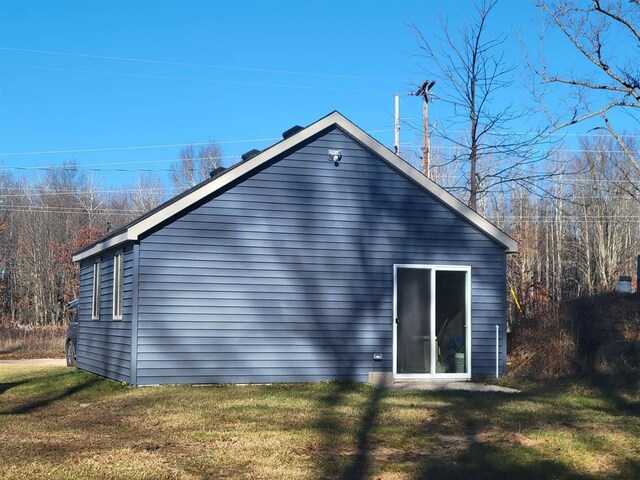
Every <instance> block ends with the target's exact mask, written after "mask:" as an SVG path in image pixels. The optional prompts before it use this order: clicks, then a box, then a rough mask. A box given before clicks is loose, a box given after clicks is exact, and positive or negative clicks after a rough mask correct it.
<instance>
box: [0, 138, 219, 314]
mask: <svg viewBox="0 0 640 480" xmlns="http://www.w3.org/2000/svg"><path fill="white" fill-rule="evenodd" d="M220 158H221V155H220V149H219V147H218V146H217V145H215V144H210V145H207V146H204V147H202V148H200V149H195V148H193V147H187V148H185V149H184V150H183V151H181V152H180V154H179V159H178V160H177V161H176V162H175V163H174V164H173V165H172V166H171V182H172V187H171V188H163V187H162V183H161V181H160V178H159V177H158V176H157V175H153V174H146V175H139V176H138V177H137V179H136V180H135V182H134V183H133V184H132V185H129V186H123V187H122V188H118V189H114V188H113V187H108V188H106V187H105V186H104V185H101V184H100V183H99V182H97V181H96V180H95V179H94V178H93V177H92V176H90V175H88V174H87V173H86V171H85V170H82V169H81V168H80V167H79V166H78V165H77V164H75V163H66V164H63V165H61V166H59V167H53V168H49V169H47V170H46V171H45V172H44V174H43V175H42V176H41V177H37V178H35V179H34V178H33V177H25V176H22V177H20V178H18V177H16V176H13V175H11V174H9V173H0V294H1V300H0V301H1V304H0V325H4V326H10V325H27V326H39V325H52V324H62V323H64V322H65V321H66V320H67V319H68V318H69V311H68V303H69V302H70V301H71V300H73V299H74V298H76V297H77V295H78V267H77V265H75V264H73V263H72V262H71V255H72V253H73V252H75V251H77V250H79V249H80V248H82V247H83V246H84V245H87V244H89V243H91V242H93V241H95V240H97V239H99V238H100V237H102V236H104V235H106V234H107V233H109V232H110V231H112V230H113V229H116V228H118V227H119V226H121V225H124V224H126V223H128V222H130V221H131V220H133V219H134V218H136V217H137V216H139V215H141V214H142V213H144V212H145V211H147V210H149V209H151V208H153V207H155V206H157V205H158V204H160V203H161V202H162V201H163V200H165V199H166V198H168V197H171V196H172V195H174V194H177V193H179V192H180V191H182V190H185V189H187V188H189V187H191V186H193V185H196V184H197V183H200V182H201V181H202V180H204V179H205V178H206V177H207V176H208V172H209V171H210V170H212V169H214V168H216V167H217V166H219V165H220Z"/></svg>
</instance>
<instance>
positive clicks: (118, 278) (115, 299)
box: [111, 250, 124, 320]
mask: <svg viewBox="0 0 640 480" xmlns="http://www.w3.org/2000/svg"><path fill="white" fill-rule="evenodd" d="M112 293H113V294H112V305H111V307H112V308H111V313H112V314H113V319H114V320H122V306H123V305H122V297H123V294H124V253H123V251H122V250H118V251H116V252H115V253H114V254H113V292H112Z"/></svg>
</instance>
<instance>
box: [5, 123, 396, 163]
mask: <svg viewBox="0 0 640 480" xmlns="http://www.w3.org/2000/svg"><path fill="white" fill-rule="evenodd" d="M391 131H393V129H390V128H387V129H378V130H368V133H384V132H391ZM279 140H282V138H281V137H265V138H249V139H244V140H221V141H209V142H190V143H160V144H153V145H129V146H113V147H100V148H80V149H68V150H41V151H32V152H4V153H2V152H0V156H5V157H8V156H19V155H52V154H58V153H91V152H111V151H121V150H144V149H151V148H176V147H190V146H192V145H193V146H201V145H210V144H212V143H213V144H218V145H231V144H238V143H256V142H274V141H279ZM237 157H239V155H229V156H226V157H220V158H237ZM175 160H179V159H177V158H174V159H172V160H171V161H175ZM159 161H160V160H159ZM161 161H165V160H161ZM167 161H168V160H167ZM131 163H134V162H131ZM0 168H2V167H0Z"/></svg>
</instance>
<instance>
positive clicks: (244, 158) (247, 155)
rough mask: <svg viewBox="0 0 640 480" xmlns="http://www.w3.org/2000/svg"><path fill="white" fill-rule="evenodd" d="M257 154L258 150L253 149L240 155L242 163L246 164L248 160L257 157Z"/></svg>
mask: <svg viewBox="0 0 640 480" xmlns="http://www.w3.org/2000/svg"><path fill="white" fill-rule="evenodd" d="M259 153H260V150H258V149H256V148H254V149H253V150H249V151H248V152H247V153H243V154H242V161H243V162H246V161H248V160H251V159H252V158H253V157H255V156H256V155H258V154H259Z"/></svg>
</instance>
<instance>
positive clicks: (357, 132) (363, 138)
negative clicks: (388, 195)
mask: <svg viewBox="0 0 640 480" xmlns="http://www.w3.org/2000/svg"><path fill="white" fill-rule="evenodd" d="M338 115H339V114H338ZM337 124H338V126H340V127H341V128H342V129H343V130H345V131H346V132H347V133H348V134H349V135H351V136H352V137H354V138H355V139H356V140H357V141H358V142H360V143H362V144H363V145H364V146H365V147H367V148H368V149H370V150H372V151H374V152H375V153H377V154H378V155H380V156H381V157H382V158H384V159H385V160H386V161H387V162H389V163H390V164H391V165H392V166H393V167H394V168H396V169H397V170H399V171H400V172H402V173H403V174H405V175H406V176H408V177H409V178H411V179H412V180H413V181H415V182H416V183H418V184H419V185H420V186H422V187H423V188H424V189H426V190H427V191H429V192H430V193H431V194H433V195H434V196H435V197H437V198H438V199H440V201H442V202H443V203H444V204H445V205H447V206H448V207H449V208H451V209H452V210H454V211H456V212H458V213H459V214H460V215H462V216H463V217H464V218H466V219H467V220H468V221H469V222H471V223H472V224H473V225H475V226H476V227H478V228H479V229H480V230H482V231H483V232H485V233H486V234H487V235H489V236H490V237H491V238H493V239H494V240H496V241H498V242H499V243H501V244H502V245H504V246H505V248H506V249H507V253H515V252H517V251H518V243H517V242H516V241H515V240H514V239H513V238H511V237H510V236H509V235H507V234H506V233H504V232H503V231H502V230H500V229H499V228H498V227H496V226H495V225H494V224H493V223H491V222H489V221H488V220H487V219H485V218H484V217H483V216H482V215H479V214H477V213H476V212H474V211H473V210H471V209H470V208H469V207H468V206H466V205H465V204H464V203H462V202H461V201H460V200H458V199H457V198H456V197H454V196H453V195H451V194H450V193H449V192H447V191H446V190H444V189H443V188H442V187H439V186H438V185H437V184H436V183H435V182H433V181H431V180H429V179H428V178H427V177H425V176H424V175H423V174H422V173H420V172H418V171H417V170H416V169H415V168H413V167H412V166H411V165H409V164H408V163H407V162H405V161H404V160H402V159H401V158H400V157H398V156H397V155H395V154H394V153H393V152H392V151H391V150H389V149H388V148H386V147H385V146H384V145H382V144H381V143H380V142H378V141H377V140H376V139H374V138H373V137H371V136H369V135H368V134H367V133H366V132H364V131H363V130H362V129H360V128H359V127H357V126H356V125H354V124H353V123H351V122H350V121H349V120H347V119H346V118H344V117H343V116H341V115H340V121H338V122H337Z"/></svg>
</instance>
